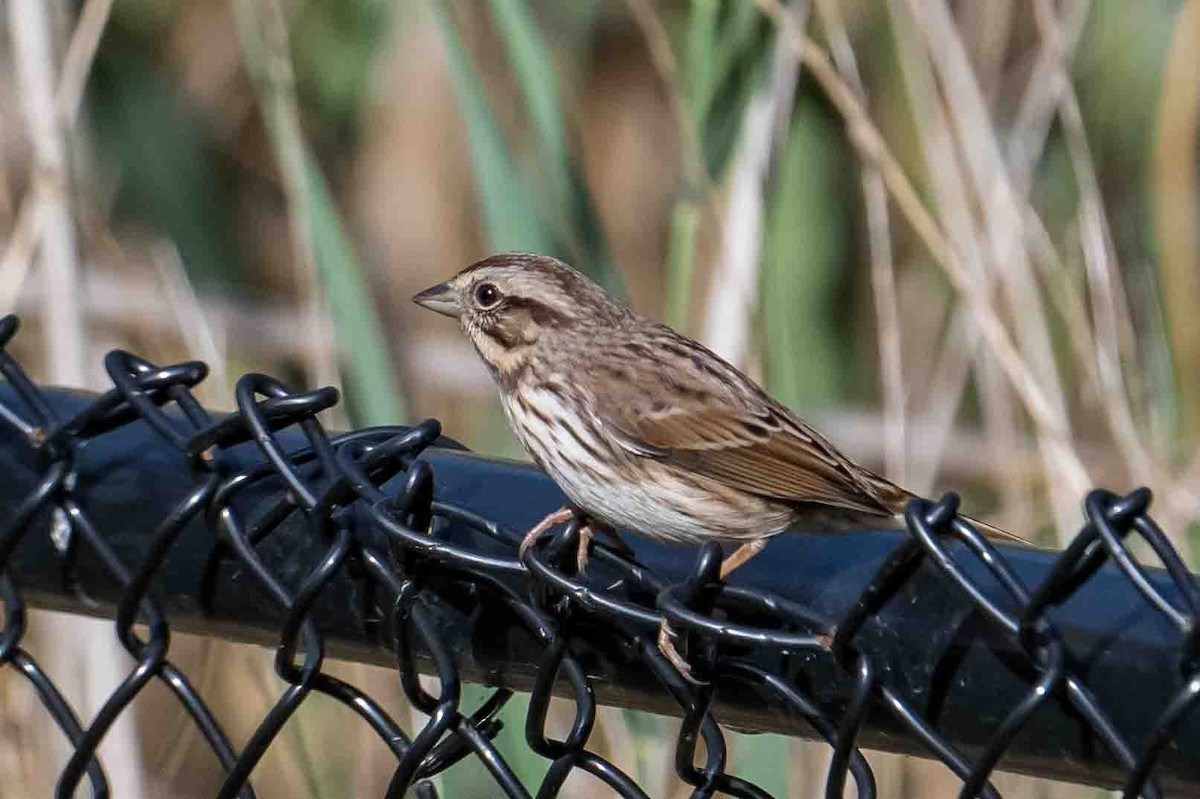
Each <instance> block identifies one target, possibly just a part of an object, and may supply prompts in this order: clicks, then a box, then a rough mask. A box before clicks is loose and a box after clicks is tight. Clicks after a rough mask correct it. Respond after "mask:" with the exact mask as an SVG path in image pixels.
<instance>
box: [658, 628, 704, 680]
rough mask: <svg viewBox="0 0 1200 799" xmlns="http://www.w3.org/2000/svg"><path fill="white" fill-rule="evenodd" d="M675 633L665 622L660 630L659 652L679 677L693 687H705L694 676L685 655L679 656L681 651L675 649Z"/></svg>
mask: <svg viewBox="0 0 1200 799" xmlns="http://www.w3.org/2000/svg"><path fill="white" fill-rule="evenodd" d="M674 639H675V631H674V630H672V629H671V626H670V625H669V624H667V623H666V621H664V622H663V623H662V624H661V625H660V626H659V628H658V651H659V652H662V653H663V657H665V658H666V659H667V660H668V661H670V663H671V665H672V666H674V667H675V670H676V671H678V672H679V676H680V677H682V678H683V679H685V680H687V681H688V682H690V683H691V684H692V685H705V684H706V683H705V682H704V681H703V680H698V679H696V678H695V677H693V676H692V665H691V664H690V663H688V662H687V661H686V660H684V657H683V655H681V654H679V650H678V649H676V648H675V641H674Z"/></svg>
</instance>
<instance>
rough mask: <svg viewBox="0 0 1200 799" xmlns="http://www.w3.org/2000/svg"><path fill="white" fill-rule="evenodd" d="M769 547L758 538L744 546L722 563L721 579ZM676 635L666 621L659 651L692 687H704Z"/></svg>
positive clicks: (659, 639)
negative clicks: (681, 650) (677, 641)
mask: <svg viewBox="0 0 1200 799" xmlns="http://www.w3.org/2000/svg"><path fill="white" fill-rule="evenodd" d="M766 546H767V539H765V538H756V539H754V540H753V541H750V542H747V543H745V544H742V545H741V546H740V547H738V548H737V549H735V550H734V551H733V554H731V555H730V556H729V557H727V558H725V559H724V560H722V561H721V579H722V580H724V579H725V578H726V577H728V576H729V573H730V572H732V571H733V570H734V569H736V568H737V567H738V566H741V565H742V564H743V563H745V562H746V561H748V560H750V558H752V557H754V556H755V555H757V554H758V553H759V552H762V551H763V549H764V548H765V547H766ZM674 638H675V633H674V631H672V630H671V627H670V626H669V625H668V624H667V623H666V622H665V621H664V622H663V623H662V626H661V627H659V628H658V651H659V652H662V653H663V656H664V657H666V659H667V660H669V661H670V662H671V665H672V666H674V667H675V668H676V670H678V671H679V674H680V676H682V677H683V679H685V680H687V681H688V682H690V683H691V684H692V685H704V683H703V682H702V681H700V680H697V679H696V678H695V677H693V676H692V667H691V665H690V664H689V663H688V662H687V661H686V660H684V658H683V655H681V654H679V650H677V649H676V648H675V642H674V640H673V639H674Z"/></svg>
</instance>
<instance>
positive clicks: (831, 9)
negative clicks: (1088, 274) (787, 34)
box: [816, 0, 907, 484]
mask: <svg viewBox="0 0 1200 799" xmlns="http://www.w3.org/2000/svg"><path fill="white" fill-rule="evenodd" d="M816 9H817V13H818V15H819V16H820V19H821V24H822V26H823V27H824V28H825V35H826V37H827V38H828V39H829V48H830V52H831V53H832V55H833V59H834V62H835V63H836V64H837V67H838V69H839V70H840V71H841V73H842V77H843V78H844V79H845V80H846V81H847V82H848V83H849V84H850V85H851V86H852V87H853V88H854V89H855V90H856V91H857V92H858V93H859V95H860V99H861V102H862V103H863V104H864V105H865V104H866V103H867V94H866V88H865V87H864V85H863V82H862V77H861V75H860V74H859V70H858V61H857V59H856V58H855V56H854V48H853V47H852V46H851V44H850V37H849V36H848V35H847V33H846V26H845V24H843V22H842V17H841V12H840V11H839V8H838V3H837V2H835V0H817V2H816ZM862 190H863V199H864V201H865V203H866V209H867V234H868V243H869V250H870V256H871V289H872V291H873V293H874V299H875V319H876V325H877V327H878V337H879V362H880V371H881V378H882V383H883V413H884V419H885V425H884V453H885V455H884V471H885V472H886V473H887V475H888V477H890V478H892V479H893V480H896V481H897V482H899V483H901V484H903V483H905V482H906V475H905V471H906V469H905V462H906V460H907V458H906V455H905V453H906V451H907V445H906V436H905V417H906V411H905V406H906V401H905V392H904V360H903V347H902V339H901V335H900V306H899V303H898V301H897V299H896V271H895V263H894V262H893V258H892V235H891V225H890V223H889V220H888V200H887V188H886V187H885V186H884V185H883V175H882V174H880V171H879V168H878V167H876V166H874V165H872V164H864V165H863V167H862Z"/></svg>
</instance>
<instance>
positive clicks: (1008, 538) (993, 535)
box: [962, 515, 1037, 548]
mask: <svg viewBox="0 0 1200 799" xmlns="http://www.w3.org/2000/svg"><path fill="white" fill-rule="evenodd" d="M962 518H964V519H966V520H967V521H968V522H970V523H971V524H972V525H974V526H975V527H978V528H979V532H981V533H983V534H984V535H985V536H987V537H988V538H990V539H992V540H993V541H1004V542H1005V543H1009V544H1020V545H1021V546H1023V547H1032V548H1037V544H1035V543H1033V542H1032V541H1030V540H1029V539H1027V538H1022V537H1021V536H1019V535H1017V534H1016V533H1010V532H1009V531H1008V530H1002V529H1000V528H999V527H997V526H995V525H994V524H988V523H987V522H981V521H979V519H976V518H974V517H971V516H966V515H964V516H963V517H962Z"/></svg>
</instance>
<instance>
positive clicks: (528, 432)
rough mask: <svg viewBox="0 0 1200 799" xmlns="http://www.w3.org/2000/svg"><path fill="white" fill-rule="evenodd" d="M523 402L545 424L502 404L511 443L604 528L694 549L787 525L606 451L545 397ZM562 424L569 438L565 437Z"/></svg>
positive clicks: (780, 512) (642, 461)
mask: <svg viewBox="0 0 1200 799" xmlns="http://www.w3.org/2000/svg"><path fill="white" fill-rule="evenodd" d="M526 398H527V400H528V401H529V402H531V403H536V407H537V408H538V411H539V412H540V415H541V416H542V417H545V419H548V420H549V422H550V423H549V425H548V424H547V423H546V421H543V419H540V418H538V416H537V415H535V414H532V413H529V412H528V411H526V410H525V409H524V408H523V407H522V406H521V405H520V404H519V403H517V402H516V401H513V400H510V399H508V398H505V400H504V410H505V413H506V414H507V415H508V419H509V422H510V424H511V425H512V428H513V430H514V431H515V432H516V434H517V437H518V439H520V441H521V443H522V445H523V446H524V447H525V449H526V450H527V451H528V452H529V454H530V455H531V456H533V458H534V460H536V461H537V462H538V464H539V465H540V466H541V467H542V468H543V469H545V470H546V472H547V473H548V474H549V475H550V477H551V479H553V480H554V482H555V483H556V484H557V485H558V487H559V488H561V489H562V491H563V493H564V494H566V495H567V497H568V498H570V500H571V502H573V503H574V504H575V505H577V506H579V507H580V508H582V509H583V510H585V511H587V512H588V513H589V514H591V515H592V516H594V517H596V518H597V519H598V520H600V521H602V522H604V523H606V524H608V525H611V526H613V527H618V528H621V529H625V530H631V531H633V532H636V533H641V534H643V535H646V536H648V537H650V538H657V539H665V540H669V541H678V542H683V543H690V544H695V543H700V542H703V541H706V540H710V539H717V540H730V541H736V540H745V539H751V538H759V537H762V536H764V535H770V534H773V533H777V532H779V531H780V530H782V529H783V528H785V527H786V526H787V524H788V522H789V521H791V519H792V513H791V511H790V510H788V509H786V508H781V507H779V506H776V505H771V504H769V503H767V502H765V501H763V500H760V499H758V498H755V497H750V496H748V495H745V494H742V495H740V496H731V495H729V494H728V493H726V494H725V495H724V496H721V495H714V494H713V492H712V491H711V490H708V489H706V488H704V487H703V486H701V485H698V484H697V481H696V480H695V479H694V478H692V479H687V478H685V477H682V476H678V475H676V474H675V473H673V472H672V471H671V470H668V469H666V468H664V467H663V466H661V465H660V464H658V463H657V462H654V461H651V460H649V459H646V458H642V457H639V456H637V455H633V454H631V453H629V452H627V451H626V450H624V449H623V448H619V447H615V448H614V447H611V446H609V444H608V443H607V442H605V441H603V440H601V439H600V438H599V437H598V436H597V435H596V434H595V433H594V432H593V428H592V427H591V426H590V425H583V424H580V423H579V422H578V421H577V420H575V419H574V416H573V415H571V414H569V413H568V412H567V409H566V408H565V407H564V406H563V404H562V402H561V401H560V400H559V398H558V396H557V395H555V394H553V393H551V392H549V391H545V390H538V391H536V392H530V393H527V394H526ZM568 424H570V425H571V430H572V431H573V434H572V433H568V432H566V430H565V426H566V425H568ZM602 458H603V461H602V460H601V459H602ZM615 464H619V467H617V466H615Z"/></svg>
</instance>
